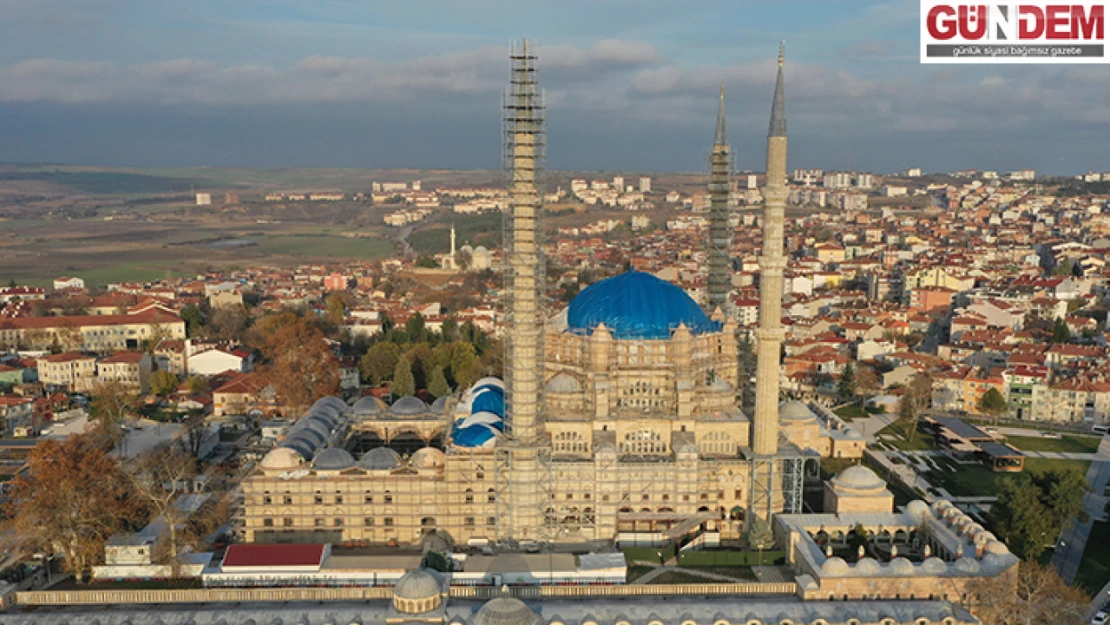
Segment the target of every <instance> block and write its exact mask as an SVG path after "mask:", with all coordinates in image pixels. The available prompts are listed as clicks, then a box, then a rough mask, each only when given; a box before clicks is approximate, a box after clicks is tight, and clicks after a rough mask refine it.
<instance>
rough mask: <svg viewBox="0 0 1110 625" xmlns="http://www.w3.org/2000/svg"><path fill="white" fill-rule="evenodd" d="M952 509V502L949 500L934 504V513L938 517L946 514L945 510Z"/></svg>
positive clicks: (939, 500)
mask: <svg viewBox="0 0 1110 625" xmlns="http://www.w3.org/2000/svg"><path fill="white" fill-rule="evenodd" d="M951 507H952V502H951V501H948V500H947V499H938V500H936V501H934V502H933V513H934V514H936V515H937V516H941V515H943V514H944V511H945V510H948V509H949V508H951Z"/></svg>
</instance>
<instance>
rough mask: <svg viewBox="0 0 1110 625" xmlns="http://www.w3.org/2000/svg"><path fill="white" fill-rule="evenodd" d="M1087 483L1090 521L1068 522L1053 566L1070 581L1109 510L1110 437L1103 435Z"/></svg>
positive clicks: (1059, 542) (1086, 509)
mask: <svg viewBox="0 0 1110 625" xmlns="http://www.w3.org/2000/svg"><path fill="white" fill-rule="evenodd" d="M1087 483H1088V485H1090V487H1091V491H1090V492H1088V493H1087V496H1086V497H1085V498H1084V499H1083V507H1084V509H1085V511H1086V512H1087V521H1086V522H1085V523H1080V522H1079V521H1078V519H1076V520H1073V521H1072V522H1070V523H1068V524H1067V527H1065V528H1064V532H1063V533H1062V534H1061V535H1060V540H1059V541H1057V543H1056V551H1055V553H1053V554H1052V566H1054V567H1055V568H1056V571H1057V572H1058V573H1060V577H1062V578H1064V581H1065V582H1067V583H1068V584H1071V583H1073V582H1075V576H1076V574H1077V573H1078V572H1079V563H1080V562H1082V561H1083V552H1084V551H1085V550H1086V549H1087V540H1088V539H1089V538H1090V537H1091V528H1092V527H1094V524H1095V519H1098V518H1101V517H1102V513H1103V510H1105V509H1106V498H1105V497H1103V496H1102V493H1103V492H1105V491H1106V485H1107V483H1110V438H1106V437H1103V439H1102V442H1101V443H1099V446H1098V454H1096V458H1095V459H1094V461H1093V462H1091V467H1090V468H1089V469H1087Z"/></svg>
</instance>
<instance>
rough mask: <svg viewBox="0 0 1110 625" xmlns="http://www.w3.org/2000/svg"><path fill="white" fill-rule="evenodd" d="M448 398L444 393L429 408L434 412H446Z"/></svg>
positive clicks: (438, 413)
mask: <svg viewBox="0 0 1110 625" xmlns="http://www.w3.org/2000/svg"><path fill="white" fill-rule="evenodd" d="M447 399H448V396H447V395H444V396H443V397H440V398H439V399H436V400H435V401H434V402H432V405H431V407H429V408H428V410H429V411H430V412H432V413H433V414H437V415H441V414H443V413H444V412H446V411H447Z"/></svg>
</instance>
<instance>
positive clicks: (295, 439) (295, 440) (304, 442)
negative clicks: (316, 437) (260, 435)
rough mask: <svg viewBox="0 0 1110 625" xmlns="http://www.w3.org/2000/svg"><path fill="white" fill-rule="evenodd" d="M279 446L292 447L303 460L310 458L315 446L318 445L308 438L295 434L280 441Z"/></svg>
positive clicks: (313, 453) (314, 452)
mask: <svg viewBox="0 0 1110 625" xmlns="http://www.w3.org/2000/svg"><path fill="white" fill-rule="evenodd" d="M281 446H282V447H285V448H287V449H292V450H293V451H295V452H297V453H298V454H300V455H301V457H302V458H304V459H305V460H311V459H312V456H313V455H315V454H316V449H317V447H319V445H317V444H315V443H314V442H312V441H311V440H310V439H308V438H306V437H304V436H296V435H294V436H292V437H290V438H287V439H285V440H284V441H282V443H281Z"/></svg>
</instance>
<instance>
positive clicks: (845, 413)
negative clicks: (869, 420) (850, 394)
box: [833, 404, 868, 421]
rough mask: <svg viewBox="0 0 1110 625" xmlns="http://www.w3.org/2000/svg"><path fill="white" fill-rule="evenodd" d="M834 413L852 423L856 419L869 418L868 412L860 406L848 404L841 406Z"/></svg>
mask: <svg viewBox="0 0 1110 625" xmlns="http://www.w3.org/2000/svg"><path fill="white" fill-rule="evenodd" d="M833 412H835V413H836V415H837V416H838V417H840V418H842V419H844V420H846V421H851V420H852V419H855V418H856V417H866V416H868V415H867V411H865V410H864V409H863V408H860V406H859V404H848V405H846V406H841V407H839V408H837V409H836V410H834V411H833Z"/></svg>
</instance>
